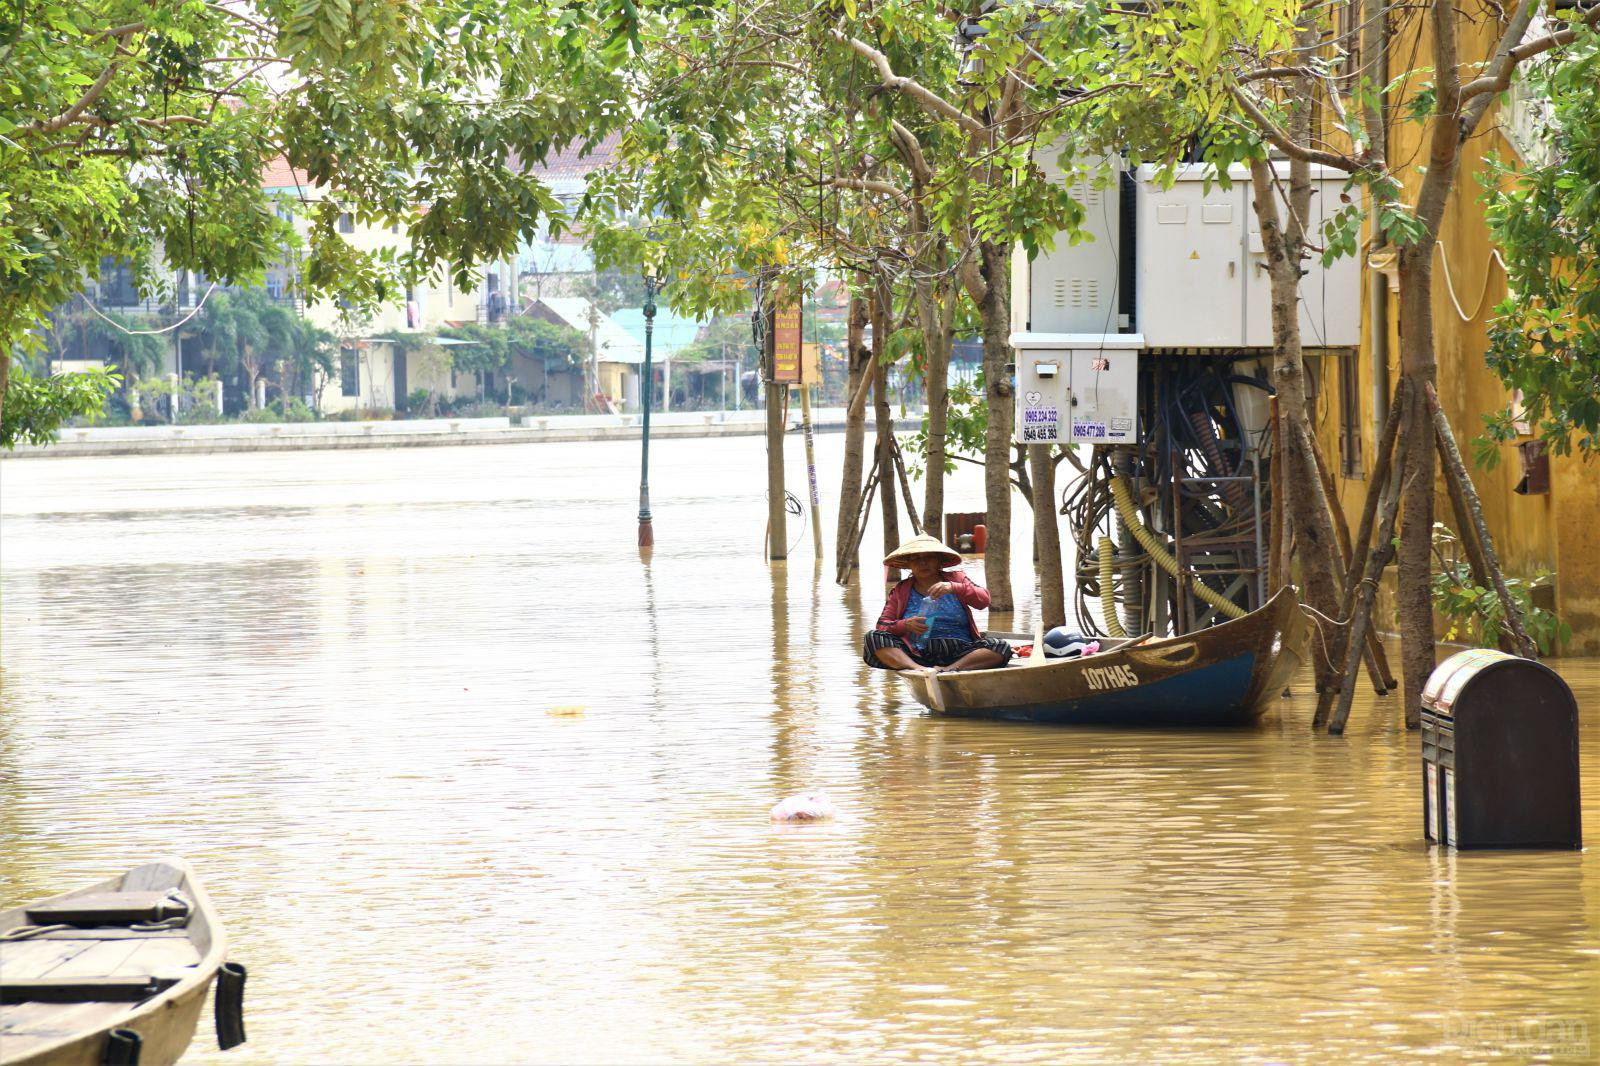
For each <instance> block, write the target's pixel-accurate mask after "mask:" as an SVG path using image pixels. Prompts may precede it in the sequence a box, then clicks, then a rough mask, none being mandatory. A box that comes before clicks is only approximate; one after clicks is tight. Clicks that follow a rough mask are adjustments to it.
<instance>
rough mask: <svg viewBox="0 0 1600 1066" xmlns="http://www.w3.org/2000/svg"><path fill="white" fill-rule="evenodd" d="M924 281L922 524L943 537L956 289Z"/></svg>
mask: <svg viewBox="0 0 1600 1066" xmlns="http://www.w3.org/2000/svg"><path fill="white" fill-rule="evenodd" d="M939 293H940V290H938V289H936V288H934V286H933V285H931V284H930V283H928V282H926V281H924V282H919V283H918V284H917V312H918V317H919V319H920V321H921V326H922V332H923V336H924V337H925V338H926V343H927V358H926V359H925V360H924V363H923V365H924V377H925V380H926V382H927V385H926V392H927V399H928V454H927V461H926V469H925V471H924V473H923V480H922V491H923V505H922V528H923V531H924V532H927V533H930V534H932V535H933V536H935V537H938V538H939V539H941V540H943V539H944V464H945V426H946V420H947V418H948V416H949V409H948V407H949V395H950V344H951V336H950V334H951V327H952V325H953V323H954V319H955V306H956V300H957V293H956V292H955V291H954V290H953V289H949V290H945V292H944V299H943V300H942V301H941V300H940V299H939Z"/></svg>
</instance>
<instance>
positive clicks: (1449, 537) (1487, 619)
mask: <svg viewBox="0 0 1600 1066" xmlns="http://www.w3.org/2000/svg"><path fill="white" fill-rule="evenodd" d="M1433 557H1434V574H1433V607H1434V610H1436V611H1438V612H1439V615H1440V616H1441V617H1442V618H1444V620H1445V623H1446V629H1445V634H1444V639H1446V640H1459V639H1462V638H1465V639H1467V640H1470V641H1472V642H1473V643H1474V644H1478V645H1480V646H1482V647H1486V648H1493V647H1498V646H1499V644H1500V642H1501V639H1502V638H1503V637H1509V636H1510V631H1509V630H1507V629H1506V628H1505V612H1504V611H1503V609H1502V608H1501V606H1500V597H1499V595H1498V594H1497V593H1496V592H1495V590H1494V589H1492V588H1484V587H1483V586H1481V585H1478V584H1476V583H1475V582H1474V581H1473V579H1472V567H1471V566H1470V565H1469V564H1468V563H1467V561H1466V560H1465V559H1463V558H1462V557H1461V551H1460V542H1459V540H1458V538H1457V537H1456V535H1455V533H1454V532H1453V531H1452V530H1450V529H1449V528H1448V527H1446V526H1445V525H1443V524H1441V523H1438V522H1435V523H1434V526H1433ZM1554 580H1555V575H1554V574H1553V573H1550V572H1548V571H1540V572H1538V573H1536V574H1534V576H1533V577H1532V578H1529V579H1526V580H1524V579H1523V578H1517V577H1509V576H1508V577H1507V578H1506V587H1507V588H1509V589H1510V591H1511V598H1512V599H1514V600H1516V601H1517V604H1518V605H1519V607H1520V608H1521V610H1522V623H1523V626H1524V627H1525V628H1526V629H1527V631H1528V635H1529V636H1530V637H1532V638H1533V639H1534V641H1535V643H1537V644H1538V645H1539V651H1540V653H1541V654H1543V655H1551V654H1554V653H1555V652H1556V651H1558V650H1559V648H1560V645H1562V644H1564V643H1565V642H1567V641H1569V640H1571V639H1572V627H1571V626H1569V625H1567V623H1565V622H1563V621H1562V620H1561V619H1560V618H1558V617H1556V614H1555V612H1554V611H1547V610H1545V609H1544V608H1543V607H1538V606H1536V605H1535V604H1534V602H1533V590H1534V589H1538V588H1544V587H1547V586H1549V585H1550V584H1551V583H1552V582H1553V581H1554Z"/></svg>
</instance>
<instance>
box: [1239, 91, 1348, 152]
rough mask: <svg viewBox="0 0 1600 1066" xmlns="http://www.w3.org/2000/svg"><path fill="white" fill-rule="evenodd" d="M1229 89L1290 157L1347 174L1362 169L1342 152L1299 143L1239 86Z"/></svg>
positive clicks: (1240, 104) (1275, 144) (1253, 119)
mask: <svg viewBox="0 0 1600 1066" xmlns="http://www.w3.org/2000/svg"><path fill="white" fill-rule="evenodd" d="M1229 91H1230V92H1232V94H1233V98H1234V99H1235V100H1237V101H1238V103H1239V106H1240V107H1241V108H1242V109H1243V110H1244V113H1245V114H1246V115H1249V116H1250V121H1252V122H1254V123H1255V124H1256V127H1257V128H1258V129H1260V131H1261V133H1262V134H1263V135H1264V136H1265V137H1266V138H1267V140H1268V141H1270V142H1272V144H1273V146H1274V147H1276V148H1277V149H1278V150H1279V151H1281V152H1282V153H1283V154H1284V155H1286V156H1288V157H1289V158H1290V159H1299V160H1301V161H1302V162H1306V163H1320V164H1322V165H1323V166H1325V167H1333V168H1334V169H1335V170H1342V171H1344V172H1345V173H1346V174H1354V173H1355V172H1356V171H1358V170H1360V169H1361V164H1360V163H1359V162H1357V161H1356V160H1354V159H1352V158H1350V157H1349V156H1347V155H1345V154H1344V153H1342V152H1327V151H1323V150H1321V149H1318V148H1309V147H1307V146H1306V145H1303V144H1297V143H1296V142H1295V141H1294V140H1293V139H1292V138H1291V137H1290V136H1289V135H1288V134H1287V133H1285V132H1283V130H1282V128H1281V127H1279V126H1278V124H1277V123H1276V122H1273V121H1272V119H1271V118H1270V117H1268V115H1267V113H1266V112H1265V111H1263V110H1261V108H1260V107H1258V106H1257V105H1256V103H1255V101H1253V100H1251V99H1250V97H1249V95H1248V94H1247V93H1245V92H1244V91H1243V90H1241V89H1240V88H1238V87H1237V86H1234V87H1233V88H1232V89H1230V90H1229Z"/></svg>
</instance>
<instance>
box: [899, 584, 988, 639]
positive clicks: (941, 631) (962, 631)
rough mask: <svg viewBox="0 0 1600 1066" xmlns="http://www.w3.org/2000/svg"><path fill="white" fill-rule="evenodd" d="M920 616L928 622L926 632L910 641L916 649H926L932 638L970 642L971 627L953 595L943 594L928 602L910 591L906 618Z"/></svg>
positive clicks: (960, 605) (963, 610)
mask: <svg viewBox="0 0 1600 1066" xmlns="http://www.w3.org/2000/svg"><path fill="white" fill-rule="evenodd" d="M918 615H922V616H923V617H924V618H925V619H927V622H928V631H927V632H926V633H924V634H922V635H921V636H920V637H916V638H914V639H913V640H912V642H911V643H912V644H913V645H915V646H916V647H918V648H926V647H927V646H928V641H930V640H932V639H933V638H934V637H948V638H953V639H955V640H971V639H972V626H971V624H970V623H969V622H968V621H967V609H966V607H965V606H963V605H962V603H961V601H960V600H958V599H956V597H955V594H954V593H951V592H947V593H945V594H944V595H943V596H940V597H939V598H938V599H936V600H930V599H928V598H927V597H926V596H924V595H923V594H922V593H920V592H918V591H917V590H916V589H915V588H913V589H912V590H911V598H910V599H909V600H907V601H906V614H905V616H906V617H907V618H915V617H916V616H918Z"/></svg>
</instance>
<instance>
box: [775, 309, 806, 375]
mask: <svg viewBox="0 0 1600 1066" xmlns="http://www.w3.org/2000/svg"><path fill="white" fill-rule="evenodd" d="M800 333H801V330H800V300H799V298H798V297H796V296H793V295H791V294H790V293H789V292H788V291H787V290H786V289H781V288H780V289H779V290H778V294H777V307H776V309H775V310H774V311H773V314H772V380H773V382H775V383H777V384H784V385H798V384H800V351H801V344H800Z"/></svg>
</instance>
